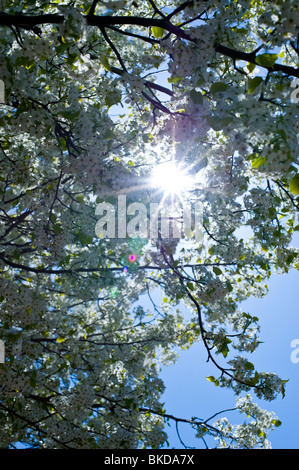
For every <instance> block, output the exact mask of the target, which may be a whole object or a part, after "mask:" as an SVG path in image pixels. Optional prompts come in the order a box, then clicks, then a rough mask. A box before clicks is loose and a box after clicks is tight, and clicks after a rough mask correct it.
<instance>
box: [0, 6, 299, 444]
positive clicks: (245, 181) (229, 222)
mask: <svg viewBox="0 0 299 470" xmlns="http://www.w3.org/2000/svg"><path fill="white" fill-rule="evenodd" d="M0 9H1V13H0V24H1V26H2V27H1V39H0V49H1V56H2V57H3V58H4V60H2V62H1V65H0V78H1V79H2V80H3V82H4V84H5V104H2V105H1V114H0V121H1V130H0V147H1V159H0V162H1V173H0V191H1V215H0V217H1V225H2V228H1V251H0V262H1V266H0V267H1V273H2V279H1V290H0V299H1V303H2V308H1V316H0V326H1V328H0V339H2V340H3V341H4V343H5V352H6V361H5V363H4V364H0V384H1V386H0V393H1V400H0V419H1V427H0V442H1V446H2V447H4V448H6V447H7V448H11V447H13V446H14V445H15V444H16V443H17V442H21V443H23V444H25V445H27V446H29V447H33V448H35V447H40V448H82V447H83V448H106V449H107V448H124V449H126V448H138V447H139V448H140V447H151V448H159V447H161V446H162V445H164V444H165V442H166V439H167V435H166V432H165V429H164V426H165V422H168V421H170V420H175V421H176V423H179V422H188V423H189V424H190V425H191V426H192V427H193V428H194V430H195V433H196V436H197V437H198V438H199V439H200V441H199V443H206V439H207V437H208V436H211V437H213V438H215V439H216V444H215V445H216V446H218V447H223V446H231V447H239V448H254V447H268V446H269V445H270V444H269V442H268V440H267V434H268V432H269V431H270V430H271V429H274V428H275V427H278V426H279V425H280V421H279V419H277V417H275V416H274V414H273V413H271V412H268V411H266V410H262V409H260V408H259V407H258V406H257V405H255V404H254V403H253V402H252V399H251V396H250V395H249V392H250V393H252V394H255V395H256V396H257V397H258V398H261V399H265V400H268V401H271V400H273V399H274V398H275V397H276V396H277V395H278V394H282V395H283V396H284V394H285V384H286V380H285V379H280V378H279V377H278V376H277V375H276V374H274V373H266V372H260V371H258V370H256V367H255V365H254V360H251V359H250V361H249V360H248V359H247V356H248V355H250V354H251V353H253V352H254V351H255V349H256V348H257V347H258V345H259V343H260V340H259V326H258V318H257V317H255V316H251V315H249V314H248V313H246V312H243V311H242V309H241V308H240V302H241V301H243V300H245V299H246V298H248V297H249V296H263V295H265V294H266V293H267V280H268V278H269V277H270V276H271V274H272V273H273V272H281V273H285V272H288V270H289V269H290V268H291V267H295V268H297V269H298V266H299V263H298V250H297V249H296V248H294V247H292V246H291V240H292V235H293V232H294V230H297V229H296V227H298V225H297V224H298V222H297V211H298V200H297V198H296V195H298V166H297V164H298V162H297V153H298V139H297V135H298V122H299V121H298V104H297V103H294V102H292V100H291V98H290V96H291V92H292V81H293V80H294V78H295V77H299V70H298V50H299V49H298V40H297V38H298V26H299V25H298V17H299V15H298V2H296V1H295V0H280V1H278V0H277V1H272V2H261V1H258V0H237V1H228V2H222V1H220V0H207V1H204V2H203V1H196V0H194V1H193V0H191V1H186V2H181V1H177V0H172V1H171V2H169V1H168V2H166V1H164V0H159V1H155V2H154V1H143V2H140V1H137V2H136V1H129V0H120V1H104V2H99V1H96V0H94V1H92V0H72V1H69V0H65V1H62V2H61V1H56V0H55V1H51V2H48V1H37V2H36V1H34V2H33V1H31V0H26V1H19V0H16V1H10V0H2V1H1V2H0ZM278 50H279V53H278ZM165 70H166V71H167V80H165V81H164V80H163V81H162V80H159V77H161V76H162V75H161V74H162V72H163V73H165ZM165 82H166V85H165V84H164V83H165ZM170 157H171V158H172V159H173V160H174V161H176V162H177V163H178V164H179V163H180V164H182V162H183V164H184V167H185V168H187V169H188V172H189V174H190V175H191V176H192V178H193V180H194V187H193V188H189V189H190V191H188V192H187V193H185V194H184V195H181V198H183V201H182V200H180V198H179V197H176V198H175V204H176V206H177V208H182V207H184V206H185V205H186V204H187V203H188V204H189V203H190V204H191V203H192V204H195V203H197V204H200V206H201V207H202V210H203V219H202V230H203V237H202V239H201V240H200V241H196V242H195V241H194V240H193V239H192V234H190V237H189V239H188V237H187V236H182V239H181V240H179V239H176V238H172V237H171V236H169V237H168V238H162V237H158V238H157V239H155V240H152V239H146V238H129V237H126V236H124V237H122V238H110V239H109V238H99V237H97V235H96V233H95V226H96V223H97V220H98V217H97V216H96V206H97V204H99V203H101V202H105V203H109V204H112V205H115V204H116V201H117V196H118V195H119V194H124V193H125V194H126V196H127V203H128V204H130V203H134V202H142V203H143V204H145V205H146V204H147V205H149V204H150V203H151V202H156V203H159V202H161V198H162V200H163V198H164V196H163V194H161V193H160V194H157V192H156V191H154V189H153V188H152V187H151V186H150V173H151V170H152V169H153V168H154V167H155V166H156V165H159V164H160V163H162V162H163V161H167V160H169V158H170ZM191 189H192V190H191ZM184 198H185V199H184ZM168 203H169V200H168ZM129 219H130V218H129V217H128V222H129ZM244 228H245V229H246V230H244ZM248 231H249V233H250V235H249V236H247V234H248ZM132 253H133V254H134V255H135V257H133V258H132V259H133V260H134V262H132V263H130V259H129V257H130V255H131V254H132ZM157 290H158V291H159V292H160V293H161V305H158V304H157V303H156V302H155V301H154V300H153V292H156V291H157ZM144 298H147V299H149V300H150V305H151V306H152V308H149V309H145V307H144V303H143V299H144ZM185 309H187V310H188V311H189V312H190V316H187V318H185V317H184V315H183V312H184V311H185ZM189 317H190V318H189ZM196 341H201V342H202V345H203V347H204V348H205V350H206V354H207V358H208V359H209V360H210V363H211V368H212V372H211V373H213V374H214V375H211V376H209V377H208V380H209V381H210V382H211V383H212V384H211V386H212V385H213V384H214V385H215V386H218V387H226V388H230V389H231V390H233V391H234V393H235V394H236V395H237V403H236V410H237V411H240V412H241V413H243V414H245V418H246V420H247V421H245V422H244V424H242V425H231V424H230V423H229V422H228V419H227V418H226V417H224V418H221V419H219V420H217V421H216V422H215V423H214V424H213V426H212V425H210V420H209V419H206V420H199V419H197V418H191V419H189V420H188V419H185V418H181V417H174V416H172V415H170V414H168V413H167V410H166V408H167V405H165V404H163V403H161V396H162V394H163V390H164V385H163V383H162V381H161V379H160V378H159V370H160V369H159V368H160V364H161V363H164V364H167V363H169V362H172V361H174V360H175V359H176V350H177V348H182V349H186V348H189V347H191V346H192V344H193V343H194V342H196ZM234 351H236V355H234ZM241 354H243V356H242V355H241ZM250 357H251V356H250ZM219 358H220V359H219ZM251 361H253V362H251ZM223 363H225V364H224V365H223ZM242 393H243V396H242ZM244 393H245V395H244ZM248 418H249V419H252V420H251V421H248Z"/></svg>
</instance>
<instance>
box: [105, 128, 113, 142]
mask: <svg viewBox="0 0 299 470" xmlns="http://www.w3.org/2000/svg"><path fill="white" fill-rule="evenodd" d="M114 137H115V134H114V132H113V131H112V130H111V129H107V131H106V132H105V134H104V139H106V140H111V139H113V138H114Z"/></svg>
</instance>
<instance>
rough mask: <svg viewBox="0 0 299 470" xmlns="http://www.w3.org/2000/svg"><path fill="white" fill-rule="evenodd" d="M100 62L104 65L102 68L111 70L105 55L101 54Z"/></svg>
mask: <svg viewBox="0 0 299 470" xmlns="http://www.w3.org/2000/svg"><path fill="white" fill-rule="evenodd" d="M101 63H102V65H103V66H104V69H105V70H107V71H108V72H110V71H111V67H110V65H109V62H108V59H107V57H106V56H105V55H103V56H102V58H101Z"/></svg>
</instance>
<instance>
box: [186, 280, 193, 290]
mask: <svg viewBox="0 0 299 470" xmlns="http://www.w3.org/2000/svg"><path fill="white" fill-rule="evenodd" d="M187 287H188V289H189V290H192V291H193V290H194V286H193V284H192V282H187Z"/></svg>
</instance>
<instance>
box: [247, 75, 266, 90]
mask: <svg viewBox="0 0 299 470" xmlns="http://www.w3.org/2000/svg"><path fill="white" fill-rule="evenodd" d="M262 82H263V79H262V77H254V78H252V79H251V80H249V84H248V93H253V92H254V90H255V89H256V88H257V87H258V86H259V85H260V84H261V83H262Z"/></svg>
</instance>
